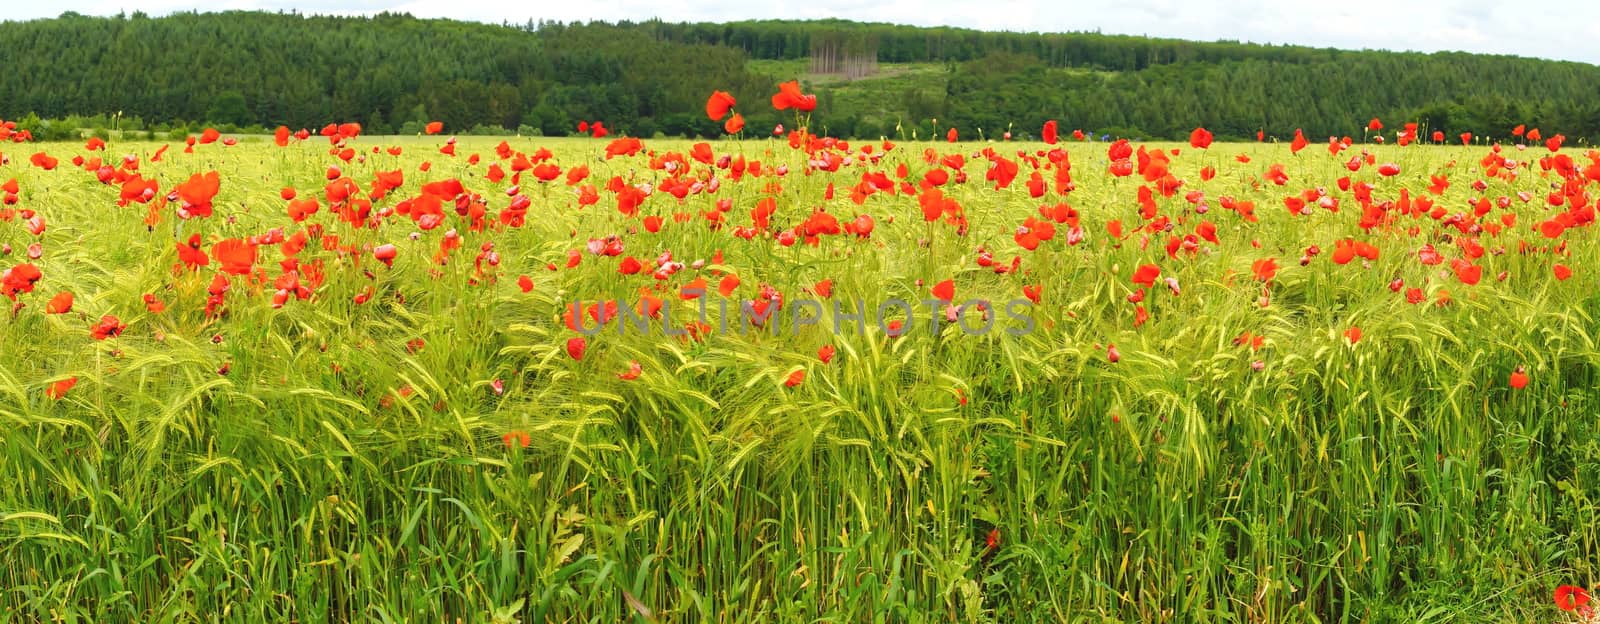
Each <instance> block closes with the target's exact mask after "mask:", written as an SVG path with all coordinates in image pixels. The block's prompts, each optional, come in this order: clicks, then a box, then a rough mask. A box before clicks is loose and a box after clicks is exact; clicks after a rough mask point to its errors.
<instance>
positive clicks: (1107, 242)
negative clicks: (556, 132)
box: [0, 83, 1600, 622]
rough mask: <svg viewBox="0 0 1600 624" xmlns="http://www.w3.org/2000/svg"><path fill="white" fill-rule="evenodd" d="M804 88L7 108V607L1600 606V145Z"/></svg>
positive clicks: (1565, 611) (526, 615)
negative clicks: (676, 109)
mask: <svg viewBox="0 0 1600 624" xmlns="http://www.w3.org/2000/svg"><path fill="white" fill-rule="evenodd" d="M768 106H769V103H768V102H756V103H750V102H743V101H736V100H735V99H734V98H733V96H731V95H728V94H726V93H721V92H717V93H714V94H712V95H711V97H710V98H708V101H707V105H706V111H705V114H706V115H707V117H708V118H710V119H711V120H714V121H717V122H719V123H721V124H723V126H724V130H726V132H727V133H728V134H727V136H726V137H724V138H722V139H719V140H710V141H693V140H681V139H650V138H644V139H639V138H634V137H630V136H627V135H626V133H625V132H621V131H618V130H616V129H612V128H608V127H607V126H606V125H605V124H604V122H591V121H585V122H583V124H582V126H581V128H582V130H583V131H584V133H585V136H584V137H583V138H559V139H553V138H538V137H517V138H506V139H501V138H498V137H496V138H484V137H459V138H455V137H451V136H450V134H449V132H450V129H449V128H445V127H442V126H441V125H440V124H430V125H429V126H428V128H427V130H426V133H425V134H423V135H421V136H409V137H393V136H366V135H364V134H363V133H362V132H361V128H360V126H359V125H358V124H353V123H352V124H329V125H328V126H327V127H325V128H321V129H320V131H319V129H315V128H313V129H309V130H302V131H298V132H296V131H292V130H291V129H289V128H280V129H279V131H278V133H277V134H276V135H275V136H234V135H225V134H222V133H218V132H215V131H209V130H208V131H207V132H205V133H203V134H200V135H196V136H193V137H191V138H190V139H189V140H188V141H187V142H184V141H172V142H139V141H123V140H117V139H113V140H111V141H109V142H108V141H103V140H100V139H90V140H88V141H87V142H86V143H85V142H81V141H80V142H74V143H40V142H31V141H28V140H27V139H28V138H29V137H28V136H27V133H26V132H25V130H26V129H24V128H17V127H15V124H10V125H9V126H8V127H7V129H6V131H5V132H4V134H5V135H6V136H5V137H4V138H5V139H6V142H4V143H0V181H4V185H3V187H0V188H3V191H0V196H3V198H4V201H3V205H0V271H3V274H0V295H3V296H4V297H5V299H4V301H3V302H0V303H5V304H6V308H5V309H4V310H0V474H6V475H10V476H11V478H10V481H9V482H8V487H6V488H4V490H3V491H0V618H4V619H6V620H23V621H46V620H48V621H62V622H76V621H146V622H166V621H307V622H316V621H350V620H361V621H457V619H458V618H459V619H460V621H472V622H514V621H524V622H546V621H561V622H579V621H581V622H618V621H662V622H669V621H717V622H749V621H785V622H799V621H804V622H812V621H830V622H868V621H870V622H950V621H960V622H1044V621H1067V622H1134V621H1138V622H1189V621H1215V622H1356V621H1363V622H1365V621H1406V622H1434V621H1439V622H1443V621H1515V622H1522V621H1528V622H1532V621H1540V622H1547V621H1582V620H1583V618H1591V617H1592V612H1591V611H1590V610H1589V609H1590V607H1589V605H1588V594H1587V593H1586V590H1585V589H1584V588H1586V587H1587V588H1593V587H1594V586H1595V584H1596V581H1597V577H1600V569H1597V567H1596V564H1597V563H1600V506H1597V505H1596V497H1597V496H1600V489H1597V488H1600V393H1597V392H1596V391H1595V389H1594V388H1595V386H1596V383H1597V382H1600V368H1597V367H1600V345H1597V343H1596V340H1597V338H1600V335H1597V332H1596V331H1595V329H1594V328H1595V319H1596V316H1597V315H1600V290H1597V288H1596V286H1597V284H1600V268H1597V267H1600V242H1597V241H1596V240H1595V239H1596V236H1595V233H1594V232H1595V230H1594V228H1593V222H1594V219H1595V205H1596V202H1595V196H1596V195H1597V193H1600V191H1597V187H1596V182H1597V181H1600V151H1596V150H1593V149H1589V148H1587V147H1586V146H1582V145H1576V146H1575V145H1571V144H1567V143H1566V142H1565V140H1564V137H1562V136H1560V135H1559V134H1556V133H1554V132H1550V131H1546V135H1545V136H1541V135H1540V131H1539V130H1538V129H1533V128H1526V127H1519V128H1516V129H1515V131H1514V132H1513V129H1511V128H1506V129H1504V131H1503V132H1504V136H1496V137H1482V136H1471V135H1461V136H1450V137H1444V136H1442V135H1441V134H1440V133H1433V132H1430V131H1428V130H1427V129H1426V128H1422V129H1419V128H1418V127H1417V126H1416V124H1407V123H1404V122H1400V123H1390V122H1388V121H1380V120H1377V119H1374V120H1372V121H1371V122H1370V123H1369V124H1367V128H1368V131H1367V132H1366V133H1364V134H1363V136H1360V137H1334V138H1323V139H1320V140H1309V139H1308V137H1305V136H1304V134H1303V133H1301V132H1298V131H1294V130H1293V129H1292V128H1291V129H1288V130H1287V131H1285V132H1283V134H1284V135H1285V136H1283V137H1275V136H1273V135H1271V134H1270V132H1271V131H1265V132H1263V133H1262V134H1261V135H1260V136H1259V138H1260V139H1261V140H1259V141H1257V142H1253V143H1223V142H1220V141H1217V142H1213V141H1212V138H1211V135H1210V133H1209V132H1207V131H1206V130H1204V129H1203V128H1202V129H1196V130H1195V131H1194V132H1193V133H1192V135H1191V136H1190V140H1189V141H1187V142H1183V143H1143V142H1136V141H1127V140H1121V139H1118V140H1101V137H1098V136H1095V134H1094V133H1093V132H1088V131H1077V130H1075V129H1069V127H1068V122H1066V121H1062V122H1059V124H1058V122H1055V121H1052V122H1049V123H1047V124H1046V125H1045V126H1044V127H1042V128H1039V129H1038V136H1039V137H1040V138H1041V139H1042V140H1036V141H1028V142H1023V141H1010V140H1008V139H1006V138H1002V137H989V138H990V139H991V140H984V141H967V140H963V139H964V138H968V137H967V136H966V135H968V134H971V132H970V131H969V130H968V129H966V128H946V127H939V126H936V125H935V124H934V122H931V121H929V122H924V124H923V129H922V131H921V136H930V135H931V136H937V137H939V138H940V139H941V140H939V141H936V142H935V141H920V142H918V141H912V140H905V139H904V138H887V139H880V140H872V141H844V140H836V139H831V138H827V137H822V136H815V135H813V134H810V133H809V132H807V131H806V130H805V129H804V128H805V127H806V121H807V118H806V113H807V112H809V111H810V110H811V109H813V108H814V107H815V106H816V100H815V97H814V96H811V95H809V94H807V93H803V92H802V91H801V89H800V88H799V85H798V84H795V83H787V84H785V85H783V86H782V87H781V88H780V89H779V90H778V92H777V93H776V94H775V95H773V97H772V101H771V102H770V106H772V107H774V108H776V109H777V110H778V111H781V112H783V114H785V115H793V117H790V118H789V119H790V123H788V124H787V125H788V127H787V128H783V127H780V128H771V127H762V128H756V127H747V126H746V125H745V124H744V121H743V120H744V117H743V116H742V114H741V111H743V110H744V109H752V110H753V109H755V108H758V107H760V108H762V109H763V110H769V109H766V108H765V107H768ZM697 114H698V111H697ZM574 124H575V125H576V124H577V122H576V121H574ZM1386 124H1387V126H1386ZM1058 126H1059V127H1058ZM1030 134H1031V133H1030ZM972 138H976V137H972ZM890 301H894V302H898V303H904V304H905V305H904V306H901V305H898V303H897V304H896V305H886V304H887V303H888V302H890ZM708 304H709V305H708ZM708 309H709V310H710V312H709V313H708V311H707V310H708ZM981 328H990V329H989V330H988V331H977V329H981ZM1552 595H1553V596H1554V601H1552ZM1563 618H1565V619H1563Z"/></svg>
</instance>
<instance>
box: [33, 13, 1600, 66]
mask: <svg viewBox="0 0 1600 624" xmlns="http://www.w3.org/2000/svg"><path fill="white" fill-rule="evenodd" d="M196 9H198V10H203V11H220V10H230V9H242V10H266V11H278V10H290V9H295V10H298V11H300V12H301V13H321V14H344V15H348V14H371V13H377V12H380V11H393V12H405V13H410V14H412V15H415V16H417V17H447V18H452V19H461V20H476V21H482V22H492V23H499V22H501V21H510V22H513V23H523V22H526V21H528V20H529V19H533V20H556V21H563V22H572V21H588V20H606V21H616V20H621V19H628V20H633V21H644V20H648V19H650V18H660V19H663V20H666V21H673V22H678V21H691V22H694V21H732V20H741V19H821V18H829V17H836V18H846V19H853V20H857V21H869V22H891V23H897V24H912V25H918V26H932V25H948V26H960V27H966V28H975V29H979V30H1008V31H1022V32H1065V31H1099V32H1103V33H1108V34H1125V35H1148V36H1152V37H1172V38H1179V39H1193V40H1199V41H1216V40H1219V39H1225V40H1237V41H1248V42H1254V43H1275V44H1283V43H1288V44H1297V45H1309V46H1315V47H1334V48H1346V49H1388V50H1416V51H1422V52H1436V51H1441V50H1459V51H1466V52H1483V53H1491V54H1512V55H1517V56H1530V57H1538V58H1549V59H1559V60H1568V61H1581V62H1585V63H1593V64H1600V3H1594V2H1582V1H1560V0H1558V1H1555V2H1537V1H1523V2H1517V1H1506V0H1387V1H1383V0H1144V1H1135V0H1129V1H1124V2H1114V1H1112V2H1108V1H1106V0H1094V1H1083V0H875V1H868V2H863V1H862V0H802V1H799V2H785V3H779V4H778V5H777V6H773V5H771V4H768V3H763V2H759V1H756V0H610V1H606V2H590V1H587V0H534V1H531V2H530V1H528V0H410V1H394V0H301V1H298V2H296V1H293V0H212V1H210V2H193V1H190V0H144V1H140V2H131V1H129V0H55V1H54V2H30V3H16V4H13V5H12V6H10V7H8V8H7V10H6V11H5V13H6V15H5V19H12V20H17V19H33V18H41V17H55V16H57V15H60V14H61V13H62V12H65V11H76V12H78V13H83V14H86V15H116V14H117V13H119V12H128V13H132V12H133V11H136V10H138V11H144V12H145V13H149V14H151V15H164V14H166V13H169V12H172V11H188V10H196Z"/></svg>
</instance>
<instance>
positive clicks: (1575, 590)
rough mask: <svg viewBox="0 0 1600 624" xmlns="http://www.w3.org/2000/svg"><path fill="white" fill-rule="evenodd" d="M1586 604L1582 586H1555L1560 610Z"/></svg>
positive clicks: (1585, 593)
mask: <svg viewBox="0 0 1600 624" xmlns="http://www.w3.org/2000/svg"><path fill="white" fill-rule="evenodd" d="M1523 383H1524V384H1526V383H1527V382H1526V381H1524V382H1523ZM1588 604H1589V592H1588V591H1587V590H1585V589H1584V588H1582V587H1578V586H1576V585H1562V586H1560V587H1557V588H1556V608H1558V609H1561V610H1562V611H1576V610H1578V609H1581V608H1583V607H1584V606H1586V605H1588Z"/></svg>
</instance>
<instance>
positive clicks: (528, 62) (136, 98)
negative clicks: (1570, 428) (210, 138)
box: [0, 12, 1600, 140]
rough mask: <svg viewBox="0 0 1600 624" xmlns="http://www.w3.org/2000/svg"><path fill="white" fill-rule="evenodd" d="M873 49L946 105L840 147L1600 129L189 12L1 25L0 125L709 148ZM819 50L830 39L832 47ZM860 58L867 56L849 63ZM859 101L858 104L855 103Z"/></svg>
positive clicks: (1150, 68) (1561, 99)
mask: <svg viewBox="0 0 1600 624" xmlns="http://www.w3.org/2000/svg"><path fill="white" fill-rule="evenodd" d="M827 42H843V43H842V44H840V45H846V46H855V47H860V46H858V45H857V44H858V43H859V42H865V43H866V44H867V46H868V48H867V49H875V50H876V52H877V59H878V61H880V62H885V63H906V62H931V63H942V64H944V65H945V66H946V67H947V68H948V70H947V72H946V73H945V76H946V80H945V88H944V90H943V92H926V91H912V90H907V89H905V88H904V87H902V86H899V85H897V84H896V82H895V81H894V80H892V79H880V80H877V81H873V82H870V83H862V84H872V85H879V84H881V85H883V89H884V93H883V94H882V97H881V98H874V99H876V100H877V101H879V102H882V103H883V104H882V105H881V106H880V107H879V108H878V109H874V110H843V109H842V108H841V107H840V106H834V105H833V104H834V102H833V98H832V97H831V94H830V93H828V90H827V89H826V88H818V89H816V92H817V95H818V99H819V102H820V103H821V105H820V106H819V107H818V110H817V117H816V118H814V119H813V124H814V125H815V126H817V127H818V128H821V127H826V128H827V129H828V130H829V131H831V132H833V133H835V134H840V135H846V136H860V137H876V136H879V135H894V134H897V131H896V127H897V126H898V127H900V129H901V130H903V131H907V132H909V130H910V129H911V128H923V129H926V130H919V132H920V136H924V137H925V136H928V135H929V133H930V131H931V130H932V124H931V121H930V118H934V117H937V118H938V119H939V122H940V123H939V125H940V126H941V127H948V126H952V125H953V126H956V127H958V128H959V129H961V131H962V135H963V136H966V137H974V136H977V135H978V131H979V130H980V129H981V130H982V131H983V133H984V134H985V135H986V136H991V137H992V136H995V135H998V134H1000V133H1001V132H1004V131H1005V130H1006V129H1008V128H1010V129H1012V130H1013V131H1015V132H1017V133H1018V134H1023V135H1027V134H1032V133H1034V132H1036V131H1037V128H1038V127H1039V126H1040V125H1041V124H1042V123H1043V122H1044V121H1045V120H1046V119H1059V120H1062V121H1063V123H1064V124H1065V126H1066V127H1070V128H1083V129H1085V130H1087V131H1090V132H1093V133H1098V134H1116V135H1130V136H1144V137H1152V138H1180V137H1182V136H1186V135H1187V133H1188V131H1189V130H1190V129H1192V128H1193V127H1195V126H1198V125H1204V126H1206V127H1208V128H1211V129H1212V130H1213V131H1214V132H1216V133H1217V134H1218V135H1220V136H1224V137H1253V136H1254V135H1255V133H1256V132H1257V131H1258V130H1260V131H1265V132H1266V133H1267V134H1270V135H1275V136H1284V135H1288V134H1292V133H1293V131H1294V129H1295V128H1304V129H1305V130H1306V133H1307V135H1308V136H1311V137H1321V136H1327V135H1346V134H1356V133H1359V132H1360V130H1361V127H1362V123H1363V122H1364V120H1366V119H1368V118H1370V117H1373V116H1378V117H1382V118H1384V119H1385V120H1389V121H1391V122H1401V121H1408V120H1409V121H1420V122H1423V123H1424V124H1426V127H1428V128H1431V129H1439V130H1443V131H1445V132H1446V133H1447V134H1448V135H1450V136H1452V137H1453V136H1455V135H1456V134H1458V133H1459V132H1463V131H1470V132H1474V133H1475V134H1479V135H1495V136H1504V135H1505V133H1506V132H1507V130H1508V129H1509V128H1510V127H1511V126H1513V125H1516V124H1519V123H1528V124H1531V125H1534V126H1543V127H1545V128H1547V129H1548V130H1549V131H1559V132H1565V133H1566V134H1567V135H1568V136H1569V138H1573V139H1576V138H1579V137H1587V138H1589V139H1591V140H1593V139H1596V138H1600V98H1596V97H1595V96H1596V95H1600V93H1597V90H1600V89H1597V85H1600V67H1597V66H1594V65H1588V64H1583V63H1572V62H1555V61H1544V60H1537V59H1526V58H1517V57H1508V56H1490V55H1474V54H1459V53H1439V54H1418V53H1392V52H1375V51H1361V52H1353V51H1342V50H1331V49H1315V48H1306V47H1297V46H1263V45H1252V44H1241V43H1234V42H1213V43H1199V42H1189V41H1179V40H1164V39H1151V38H1146V37H1129V36H1114V35H1101V34H1095V33H1065V34H1037V33H996V32H981V31H975V30H967V29H959V28H921V27H912V26H896V25H889V24H864V23H857V22H849V21H841V20H823V21H811V22H793V21H750V22H735V23H728V24H706V23H695V24H673V23H665V22H660V21H647V22H638V23H635V22H622V23H618V24H608V23H601V22H596V23H589V24H570V25H568V24H560V23H544V22H540V23H531V22H530V23H527V24H520V25H510V24H503V25H488V24H478V23H467V22H455V21H449V20H423V19H416V18H413V17H411V16H409V15H404V14H380V15H377V16H374V17H322V16H303V15H299V14H294V13H288V14H285V13H261V12H226V13H208V14H196V13H177V14H174V15H171V16H167V17H161V18H151V17H149V16H146V15H143V14H141V13H134V14H133V15H131V16H127V15H123V16H116V17H107V18H99V17H85V16H81V15H77V14H72V13H68V14H65V15H63V16H62V17H60V18H57V19H51V20H34V21H28V22H9V23H4V24H0V64H3V66H4V67H6V68H7V71H5V72H0V117H5V118H18V117H23V116H24V115H27V114H29V113H32V114H36V115H39V116H41V117H44V118H61V117H65V116H68V115H90V114H110V113H117V112H121V113H122V114H123V115H126V116H128V117H131V118H139V119H143V120H149V121H156V122H174V121H181V122H203V123H212V124H232V125H237V126H266V127H272V126H276V125H278V124H285V125H289V126H294V127H315V126H319V125H321V124H324V123H327V122H329V121H350V120H354V121H360V122H362V123H363V124H365V125H366V127H367V128H368V131H369V132H372V133H387V132H396V131H404V132H413V131H415V130H416V129H417V128H418V127H420V124H421V123H422V122H425V121H430V120H435V119H437V120H441V121H444V122H445V123H446V125H447V126H448V127H450V128H451V129H452V131H457V132H467V131H470V130H472V129H474V128H478V129H500V128H504V129H507V130H520V131H523V132H538V133H542V134H547V135H548V134H567V133H571V132H574V131H575V126H576V124H577V122H578V121H581V120H604V121H605V122H606V124H607V126H608V127H610V128H612V129H613V130H615V131H620V132H626V133H629V134H634V135H641V136H650V135H653V134H655V133H657V132H662V133H666V134H669V135H680V136H692V135H697V134H698V135H714V134H716V133H717V132H718V125H717V124H715V123H714V122H711V121H710V120H708V119H706V118H705V116H704V115H703V114H702V112H701V111H702V109H703V104H704V101H705V97H706V95H707V94H709V93H710V92H711V91H712V90H713V89H722V90H726V91H730V92H732V93H733V94H734V95H735V96H736V97H737V98H738V99H739V101H740V104H741V105H740V106H739V107H738V110H740V112H742V113H743V114H744V115H745V118H746V119H747V121H748V124H747V128H749V129H750V130H749V131H755V132H761V131H763V130H765V129H768V128H771V127H772V125H773V124H777V123H783V122H787V121H790V118H788V117H787V116H784V115H779V114H778V113H776V112H775V111H773V110H771V108H770V106H767V104H766V100H767V97H768V96H769V95H770V94H771V93H772V92H773V90H774V85H775V84H776V82H778V81H781V80H788V79H792V78H795V77H794V76H763V75H758V74H755V73H753V72H752V71H751V70H750V69H749V68H748V63H747V61H748V60H749V59H752V58H756V59H803V58H806V57H807V56H808V55H810V54H812V52H813V50H814V49H816V47H817V44H820V43H827ZM824 47H826V46H824ZM851 49H854V48H851ZM848 107H849V105H845V106H844V107H843V108H848Z"/></svg>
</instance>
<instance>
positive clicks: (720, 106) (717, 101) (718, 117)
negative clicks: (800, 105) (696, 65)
mask: <svg viewBox="0 0 1600 624" xmlns="http://www.w3.org/2000/svg"><path fill="white" fill-rule="evenodd" d="M736 103H737V102H736V101H735V100H734V99H733V95H731V94H729V93H728V92H727V91H712V92H711V97H709V98H707V99H706V116H707V117H710V118H711V121H722V118H723V117H727V116H728V110H729V109H731V108H733V105H734V104H736ZM774 105H776V104H774ZM779 110H782V109H779Z"/></svg>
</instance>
